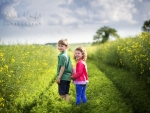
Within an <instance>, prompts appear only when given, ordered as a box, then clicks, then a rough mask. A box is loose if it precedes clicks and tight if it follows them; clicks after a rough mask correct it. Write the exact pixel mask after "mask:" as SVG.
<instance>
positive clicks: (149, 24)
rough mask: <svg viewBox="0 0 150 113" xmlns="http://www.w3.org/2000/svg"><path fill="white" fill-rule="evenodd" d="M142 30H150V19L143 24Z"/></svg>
mask: <svg viewBox="0 0 150 113" xmlns="http://www.w3.org/2000/svg"><path fill="white" fill-rule="evenodd" d="M142 30H143V31H145V32H150V20H147V21H145V22H144V24H143V26H142Z"/></svg>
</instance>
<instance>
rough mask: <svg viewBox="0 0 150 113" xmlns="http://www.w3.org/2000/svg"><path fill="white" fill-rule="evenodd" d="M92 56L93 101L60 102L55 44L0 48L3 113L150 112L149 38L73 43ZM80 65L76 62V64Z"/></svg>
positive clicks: (89, 89)
mask: <svg viewBox="0 0 150 113" xmlns="http://www.w3.org/2000/svg"><path fill="white" fill-rule="evenodd" d="M77 46H84V47H85V48H86V49H87V52H88V60H87V65H88V73H89V83H88V85H87V92H86V93H87V98H88V102H87V103H86V104H82V105H80V106H76V105H75V86H74V84H72V83H71V88H70V102H69V103H67V102H65V101H64V100H60V99H59V95H58V91H57V84H56V82H55V78H56V65H57V55H58V54H59V52H58V50H57V47H56V46H50V45H21V44H20V45H19V44H18V45H4V44H3V45H0V86H1V89H0V113H68V112H70V113H100V112H101V113H150V108H149V106H150V102H149V100H150V97H149V95H150V76H149V73H150V34H148V33H142V34H140V35H139V36H135V37H129V38H126V39H119V40H116V41H112V42H107V43H106V44H103V45H96V46H92V45H91V44H83V43H82V44H70V46H69V49H68V53H69V54H70V56H71V58H72V56H73V51H74V49H75V48H76V47H77ZM72 62H73V65H74V66H75V62H74V61H73V59H72Z"/></svg>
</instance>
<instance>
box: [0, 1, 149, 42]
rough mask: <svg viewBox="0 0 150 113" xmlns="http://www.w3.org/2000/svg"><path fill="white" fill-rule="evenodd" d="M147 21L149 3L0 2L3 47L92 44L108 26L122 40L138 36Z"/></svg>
mask: <svg viewBox="0 0 150 113" xmlns="http://www.w3.org/2000/svg"><path fill="white" fill-rule="evenodd" d="M148 19H150V0H34V1H33V0H32V1H31V0H1V1H0V39H1V42H4V43H5V44H7V43H8V44H12V43H41V44H45V43H48V42H57V41H58V40H59V39H61V38H67V39H68V41H69V43H81V42H91V41H92V40H93V36H94V35H95V33H96V31H97V30H98V29H99V28H101V27H103V26H109V27H112V28H114V29H116V30H117V33H118V34H119V35H120V36H121V37H127V36H133V35H137V34H138V33H139V32H141V27H142V25H143V23H144V21H145V20H148Z"/></svg>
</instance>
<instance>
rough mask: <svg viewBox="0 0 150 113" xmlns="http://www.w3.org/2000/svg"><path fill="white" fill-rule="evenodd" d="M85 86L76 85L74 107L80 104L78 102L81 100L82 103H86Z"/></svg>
mask: <svg viewBox="0 0 150 113" xmlns="http://www.w3.org/2000/svg"><path fill="white" fill-rule="evenodd" d="M85 91H86V85H82V84H76V105H79V104H80V100H82V103H86V101H87V99H86V94H85Z"/></svg>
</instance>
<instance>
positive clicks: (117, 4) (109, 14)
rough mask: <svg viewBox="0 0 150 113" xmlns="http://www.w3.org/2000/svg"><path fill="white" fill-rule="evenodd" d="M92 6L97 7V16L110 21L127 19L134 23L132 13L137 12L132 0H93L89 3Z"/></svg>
mask: <svg viewBox="0 0 150 113" xmlns="http://www.w3.org/2000/svg"><path fill="white" fill-rule="evenodd" d="M91 6H92V7H93V8H96V9H97V10H98V9H99V10H100V11H99V12H98V14H99V18H103V19H104V18H107V19H109V20H110V21H122V20H123V21H127V22H129V23H131V24H135V23H136V21H135V20H134V19H133V14H135V13H137V9H136V8H135V6H134V4H133V0H124V1H120V0H113V1H112V0H93V1H92V3H91Z"/></svg>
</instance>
